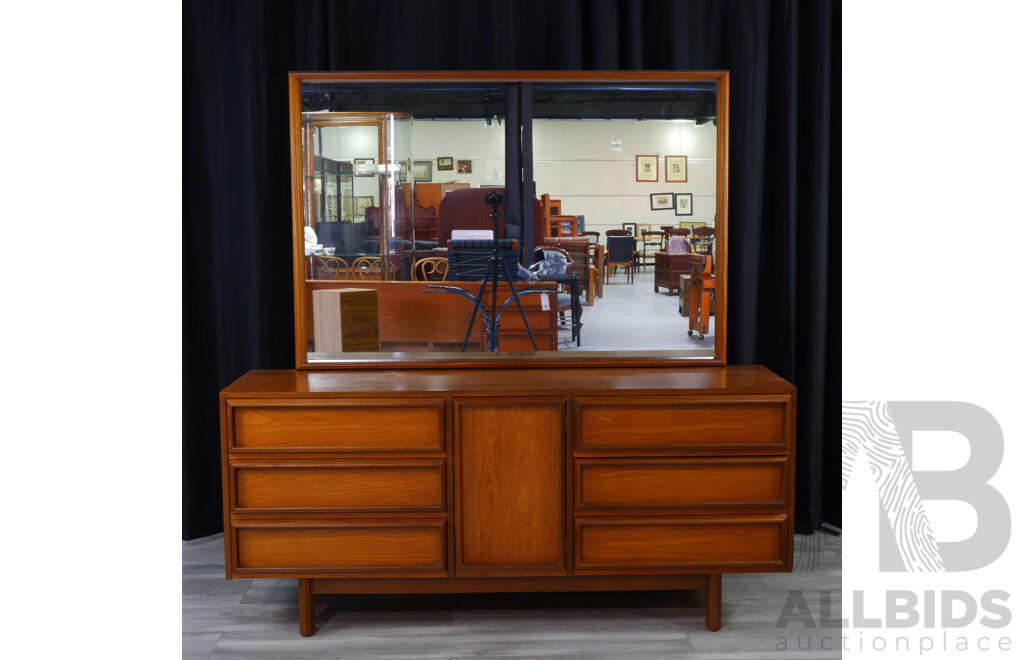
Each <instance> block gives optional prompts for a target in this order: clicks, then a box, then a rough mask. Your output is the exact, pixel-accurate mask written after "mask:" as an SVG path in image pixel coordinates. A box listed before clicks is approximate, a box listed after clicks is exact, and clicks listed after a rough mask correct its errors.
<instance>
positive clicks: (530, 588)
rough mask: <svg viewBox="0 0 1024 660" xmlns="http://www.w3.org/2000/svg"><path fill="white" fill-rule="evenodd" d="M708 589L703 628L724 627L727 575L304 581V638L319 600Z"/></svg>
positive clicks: (312, 629) (301, 626) (312, 630)
mask: <svg viewBox="0 0 1024 660" xmlns="http://www.w3.org/2000/svg"><path fill="white" fill-rule="evenodd" d="M677 589H678V590H681V589H704V592H705V596H704V625H705V627H707V629H708V630H711V631H715V630H719V629H720V628H721V627H722V575H721V574H720V573H712V574H707V575H677V576H664V575H652V576H643V577H630V578H618V577H603V576H600V577H598V576H594V577H589V576H573V577H572V578H473V579H441V580H433V579H410V580H375V579H351V580H348V579H331V578H316V579H314V578H300V579H299V633H300V634H301V635H302V636H303V637H309V636H311V635H312V634H313V633H315V632H316V595H317V594H396V593H397V594H400V593H439V594H440V593H449V594H450V593H504V592H545V591H613V590H629V591H634V590H649V591H670V590H677Z"/></svg>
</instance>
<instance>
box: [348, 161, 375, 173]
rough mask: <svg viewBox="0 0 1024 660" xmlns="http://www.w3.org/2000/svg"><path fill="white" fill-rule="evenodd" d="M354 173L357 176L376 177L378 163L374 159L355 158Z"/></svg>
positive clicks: (353, 163)
mask: <svg viewBox="0 0 1024 660" xmlns="http://www.w3.org/2000/svg"><path fill="white" fill-rule="evenodd" d="M352 173H353V174H354V175H355V176H374V175H376V174H377V165H376V161H375V160H374V159H373V158H354V159H353V160H352Z"/></svg>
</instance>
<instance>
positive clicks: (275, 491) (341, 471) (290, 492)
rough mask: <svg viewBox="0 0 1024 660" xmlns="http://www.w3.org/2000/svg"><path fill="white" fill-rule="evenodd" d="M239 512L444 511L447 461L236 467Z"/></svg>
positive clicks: (234, 470) (237, 507) (241, 465)
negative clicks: (445, 462) (257, 510)
mask: <svg viewBox="0 0 1024 660" xmlns="http://www.w3.org/2000/svg"><path fill="white" fill-rule="evenodd" d="M233 472H234V475H235V483H236V486H237V493H238V494H237V498H236V499H237V502H236V510H237V511H245V510H247V509H303V510H309V511H367V512H380V511H444V509H445V497H444V461H440V460H437V461H424V462H419V463H415V462H408V461H403V462H396V463H367V462H358V461H350V462H344V463H330V462H326V463H324V462H318V463H315V464H312V463H311V464H251V463H242V462H239V463H236V464H235V465H234V466H233Z"/></svg>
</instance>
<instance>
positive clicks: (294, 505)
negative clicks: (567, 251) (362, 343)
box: [220, 366, 796, 635]
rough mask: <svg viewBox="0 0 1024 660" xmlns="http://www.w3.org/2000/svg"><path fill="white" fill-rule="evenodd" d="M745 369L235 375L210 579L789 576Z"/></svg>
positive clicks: (763, 378) (674, 583)
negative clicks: (222, 562)
mask: <svg viewBox="0 0 1024 660" xmlns="http://www.w3.org/2000/svg"><path fill="white" fill-rule="evenodd" d="M795 396H796V392H795V389H794V387H793V386H792V385H790V384H789V383H787V382H786V381H785V380H783V379H781V378H779V377H778V376H776V375H775V374H773V373H771V372H770V371H768V370H767V369H765V368H763V367H756V366H722V367H708V368H704V367H663V368H604V367H601V368H598V367H594V368H590V367H584V368H569V369H547V368H532V369H508V368H503V369H497V368H495V369H492V368H481V369H464V370H426V369H412V370H401V371H375V370H364V371H319V372H316V371H301V370H281V371H252V372H249V373H248V374H246V375H245V376H243V377H242V378H240V379H239V380H238V381H236V382H235V383H233V384H232V385H230V386H229V387H227V388H226V389H225V390H224V391H223V392H222V393H221V396H220V405H221V431H222V455H223V482H224V520H225V552H226V572H227V577H228V578H297V579H298V581H299V630H300V632H301V633H302V634H303V635H312V634H313V632H314V631H315V608H314V600H315V595H316V594H326V593H422V592H430V593H442V592H447V593H471V592H515V591H531V592H544V591H594V590H601V591H608V590H620V589H621V590H646V589H650V590H666V589H693V588H699V589H705V590H706V601H705V602H706V605H705V624H706V626H707V627H708V628H709V629H710V630H718V629H719V628H720V627H721V611H722V610H721V607H722V573H736V572H782V571H791V570H792V564H793V473H794V470H793V444H794V442H793V441H794V431H793V429H794V424H795Z"/></svg>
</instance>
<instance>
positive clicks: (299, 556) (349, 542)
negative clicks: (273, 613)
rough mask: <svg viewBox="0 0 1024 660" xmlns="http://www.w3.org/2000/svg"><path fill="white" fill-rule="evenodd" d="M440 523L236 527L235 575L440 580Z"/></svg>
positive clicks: (442, 534)
mask: <svg viewBox="0 0 1024 660" xmlns="http://www.w3.org/2000/svg"><path fill="white" fill-rule="evenodd" d="M444 530H445V523H444V521H440V520H439V521H426V522H415V523H414V522H391V523H359V522H350V523H333V524H321V525H313V524H306V525H301V526H298V525H251V526H239V527H238V531H237V542H238V569H239V570H241V571H246V570H260V569H264V570H266V569H275V570H278V571H281V572H286V571H294V570H297V569H307V570H326V571H329V572H330V573H331V574H335V573H346V572H354V573H373V572H383V573H388V574H391V573H394V572H396V571H397V572H402V571H415V572H421V571H430V572H436V573H438V574H445V571H444V557H445V541H444V539H445V531H444Z"/></svg>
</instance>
